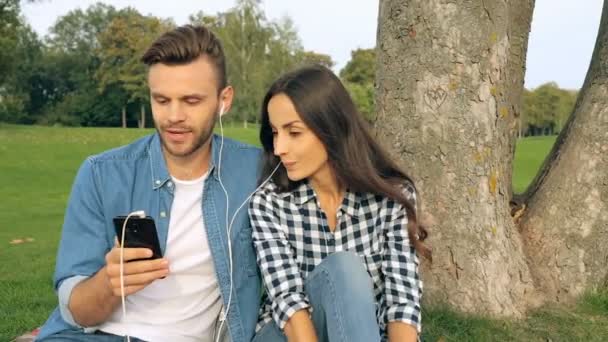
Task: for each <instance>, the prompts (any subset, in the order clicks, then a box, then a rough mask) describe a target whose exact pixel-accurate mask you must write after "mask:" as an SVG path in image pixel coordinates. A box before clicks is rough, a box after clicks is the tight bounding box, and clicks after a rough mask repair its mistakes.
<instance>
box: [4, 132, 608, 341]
mask: <svg viewBox="0 0 608 342" xmlns="http://www.w3.org/2000/svg"><path fill="white" fill-rule="evenodd" d="M151 132H152V130H138V129H120V128H54V127H32V126H14V125H2V124H0V182H1V186H0V196H1V198H2V204H1V205H0V341H7V340H11V339H12V338H14V337H15V336H17V335H20V334H22V333H24V332H26V331H28V330H31V329H33V328H35V327H38V326H40V325H41V324H42V323H43V322H44V321H45V319H46V318H47V316H48V315H49V313H50V312H51V310H52V309H53V308H54V307H55V305H56V300H57V299H56V297H55V294H54V292H53V290H52V283H51V278H52V272H53V269H54V264H55V253H56V249H57V244H58V240H59V234H60V229H61V224H62V221H63V213H64V210H65V205H66V201H67V196H68V193H69V190H70V187H71V184H72V181H73V178H74V176H75V174H76V171H77V168H78V166H79V165H80V164H81V163H82V161H83V159H84V158H85V157H87V156H88V155H91V154H94V153H98V152H101V151H103V150H106V149H108V148H111V147H115V146H119V145H122V144H126V143H128V142H130V141H132V140H134V139H136V138H138V137H140V136H143V135H145V134H148V133H151ZM225 134H226V135H227V136H230V137H233V138H236V139H238V140H242V141H246V142H249V143H253V144H257V140H258V138H257V128H255V127H254V128H249V129H243V128H235V127H226V129H225ZM552 142H553V139H551V138H544V139H525V140H523V141H520V143H519V144H518V150H517V153H516V157H515V167H514V174H515V177H514V186H515V189H516V190H517V189H519V190H523V188H525V186H526V185H527V183H528V182H529V181H530V179H531V178H532V177H533V176H534V173H535V172H536V170H537V169H538V167H539V165H540V163H541V162H542V160H543V158H544V155H545V154H546V153H547V152H548V150H549V149H550V147H551V144H552ZM24 238H33V239H34V240H33V241H31V242H26V243H22V244H16V245H13V244H10V241H11V240H14V239H24ZM607 317H608V293H597V294H589V295H587V296H585V297H584V298H582V299H581V301H580V303H579V304H578V305H577V306H574V307H556V308H543V309H541V310H538V311H535V312H534V313H532V314H531V315H530V317H529V318H528V319H527V320H525V321H520V322H511V321H506V320H500V321H499V320H490V319H486V318H483V317H473V316H462V315H460V314H456V313H454V312H452V311H450V310H447V309H442V308H432V309H429V308H426V309H425V313H424V339H425V341H547V338H550V339H551V340H552V341H608V329H606V328H605V327H607V326H608V318H607Z"/></svg>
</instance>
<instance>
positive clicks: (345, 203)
mask: <svg viewBox="0 0 608 342" xmlns="http://www.w3.org/2000/svg"><path fill="white" fill-rule="evenodd" d="M285 195H291V196H292V200H293V203H294V204H296V205H297V206H299V207H300V206H303V205H304V204H305V203H307V202H308V201H310V200H312V199H316V198H317V195H316V194H315V191H314V190H313V188H312V187H311V186H310V184H309V183H308V182H302V184H300V185H299V186H298V187H296V188H295V189H294V190H292V191H291V192H288V193H286V194H285ZM363 199H364V196H363V194H361V193H358V192H352V191H350V190H346V192H345V193H344V198H343V199H342V204H341V205H340V207H339V209H338V210H340V211H342V212H343V213H346V214H348V215H349V216H351V217H354V216H359V215H360V213H361V201H362V200H363ZM317 206H318V205H317ZM319 209H320V208H319Z"/></svg>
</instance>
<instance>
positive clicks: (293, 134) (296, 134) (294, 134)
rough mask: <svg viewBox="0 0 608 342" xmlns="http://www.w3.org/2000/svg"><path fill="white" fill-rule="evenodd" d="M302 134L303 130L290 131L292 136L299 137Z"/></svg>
mask: <svg viewBox="0 0 608 342" xmlns="http://www.w3.org/2000/svg"><path fill="white" fill-rule="evenodd" d="M300 134H302V132H289V135H290V136H292V137H297V136H299V135H300Z"/></svg>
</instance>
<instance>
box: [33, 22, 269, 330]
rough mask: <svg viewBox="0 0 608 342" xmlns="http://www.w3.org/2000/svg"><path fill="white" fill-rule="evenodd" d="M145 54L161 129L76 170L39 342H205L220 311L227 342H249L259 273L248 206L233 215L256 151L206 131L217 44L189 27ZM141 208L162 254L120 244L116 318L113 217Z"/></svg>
mask: <svg viewBox="0 0 608 342" xmlns="http://www.w3.org/2000/svg"><path fill="white" fill-rule="evenodd" d="M142 61H143V62H144V63H145V64H147V65H148V66H149V70H148V84H149V88H150V98H151V106H152V113H153V117H154V123H155V126H156V130H157V132H156V134H153V135H150V136H147V137H144V138H142V139H140V140H137V141H135V142H133V143H131V144H129V145H127V146H123V147H121V148H118V149H114V150H110V151H107V152H104V153H102V154H99V155H96V156H93V157H90V158H88V159H87V160H86V161H85V162H84V163H83V165H82V166H81V168H80V170H79V171H78V175H77V176H76V180H75V183H74V185H73V189H72V193H71V196H70V200H69V203H68V207H67V211H66V215H65V222H64V225H63V231H62V237H61V242H60V246H59V252H58V255H57V265H56V271H55V277H54V284H55V289H56V291H57V293H58V297H59V307H58V308H57V309H56V310H55V311H54V312H53V313H52V315H51V317H50V318H49V319H48V321H47V322H46V323H45V325H44V327H43V328H42V330H41V332H40V335H39V340H40V339H41V340H44V341H66V340H69V341H80V340H83V341H122V340H123V339H124V338H123V336H129V337H130V339H131V340H132V341H137V340H147V341H212V340H214V334H215V333H216V331H217V330H218V329H217V326H218V325H219V321H221V320H222V318H223V317H224V316H227V320H226V322H225V323H224V325H225V326H227V327H228V331H229V336H230V337H231V338H232V341H250V340H251V338H252V336H253V334H254V329H255V325H256V321H257V316H258V310H259V298H260V295H259V294H260V287H259V286H260V281H259V272H258V270H257V266H256V260H255V257H254V252H253V246H252V242H251V227H250V225H249V218H248V216H247V210H240V211H239V212H238V213H236V216H235V212H236V210H237V209H238V208H239V206H240V205H241V204H242V203H243V202H245V201H247V199H248V196H249V194H250V193H252V192H253V191H254V190H255V186H256V181H257V174H256V171H257V169H258V160H259V151H258V149H256V148H253V147H250V146H247V145H244V144H241V143H238V142H236V141H232V140H229V139H225V141H223V145H222V144H221V138H220V137H218V136H214V135H213V127H214V125H215V123H216V120H217V119H218V118H219V116H220V115H222V114H223V113H224V112H226V111H228V110H229V109H230V106H231V103H232V98H233V89H232V87H230V86H228V85H227V83H226V68H225V58H224V54H223V50H222V47H221V45H220V42H219V41H218V39H217V38H216V37H215V36H214V35H213V33H211V32H210V31H209V30H207V29H206V28H204V27H194V26H189V25H188V26H184V27H180V28H177V29H175V30H173V31H170V32H167V33H165V34H164V35H163V36H161V37H160V38H159V39H158V40H157V41H156V42H154V43H153V44H152V46H151V47H150V48H149V49H148V51H147V52H146V53H145V54H144V56H143V58H142ZM220 145H222V149H221V150H220ZM220 151H221V155H220ZM220 162H221V164H220ZM244 166H245V167H244ZM220 173H221V174H220ZM224 190H225V191H226V192H225V191H224ZM138 210H143V211H145V213H146V215H149V216H151V217H152V218H153V219H154V221H155V223H156V228H157V231H158V237H159V240H160V245H161V250H162V252H163V255H164V257H163V258H161V259H156V260H137V259H142V258H147V257H149V256H151V251H150V250H148V249H142V248H125V249H124V260H125V263H124V275H125V276H124V290H125V294H126V307H125V309H126V314H127V316H126V317H124V316H123V311H122V308H121V287H120V248H119V247H118V245H117V241H116V233H115V229H114V226H113V221H112V220H113V218H114V217H116V216H120V215H127V214H129V213H131V212H134V211H138ZM233 217H234V223H232V225H230V224H229V223H228V222H229V221H232V218H233ZM228 225H230V227H231V229H229V227H228ZM228 232H230V237H229V239H230V244H229V243H228V236H227V233H228ZM229 250H231V252H232V253H229ZM230 254H231V255H230ZM130 260H135V261H132V262H129V261H130ZM231 272H232V275H231ZM228 303H230V305H229V307H228ZM222 307H224V310H222ZM225 310H227V313H226V311H225ZM224 313H226V314H224Z"/></svg>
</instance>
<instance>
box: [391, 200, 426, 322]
mask: <svg viewBox="0 0 608 342" xmlns="http://www.w3.org/2000/svg"><path fill="white" fill-rule="evenodd" d="M413 191H414V190H413V189H409V191H407V192H406V195H407V197H408V199H410V201H411V202H412V203H413V204H414V207H415V202H416V201H415V193H414V192H413ZM408 192H409V194H408ZM407 224H408V220H407V215H406V212H405V208H403V207H402V206H401V205H399V204H395V206H394V208H393V210H392V214H391V218H390V221H389V222H387V225H386V240H385V241H386V242H385V243H386V246H385V255H384V259H383V262H382V271H383V273H384V275H385V297H386V304H387V311H386V317H385V319H386V322H403V323H407V324H410V325H412V326H414V327H416V329H417V330H418V332H420V331H421V321H420V320H421V312H420V298H421V296H422V280H421V279H420V274H419V272H418V264H419V262H418V256H417V254H416V250H415V249H414V247H413V246H412V245H411V243H410V240H409V237H408V233H407Z"/></svg>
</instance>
